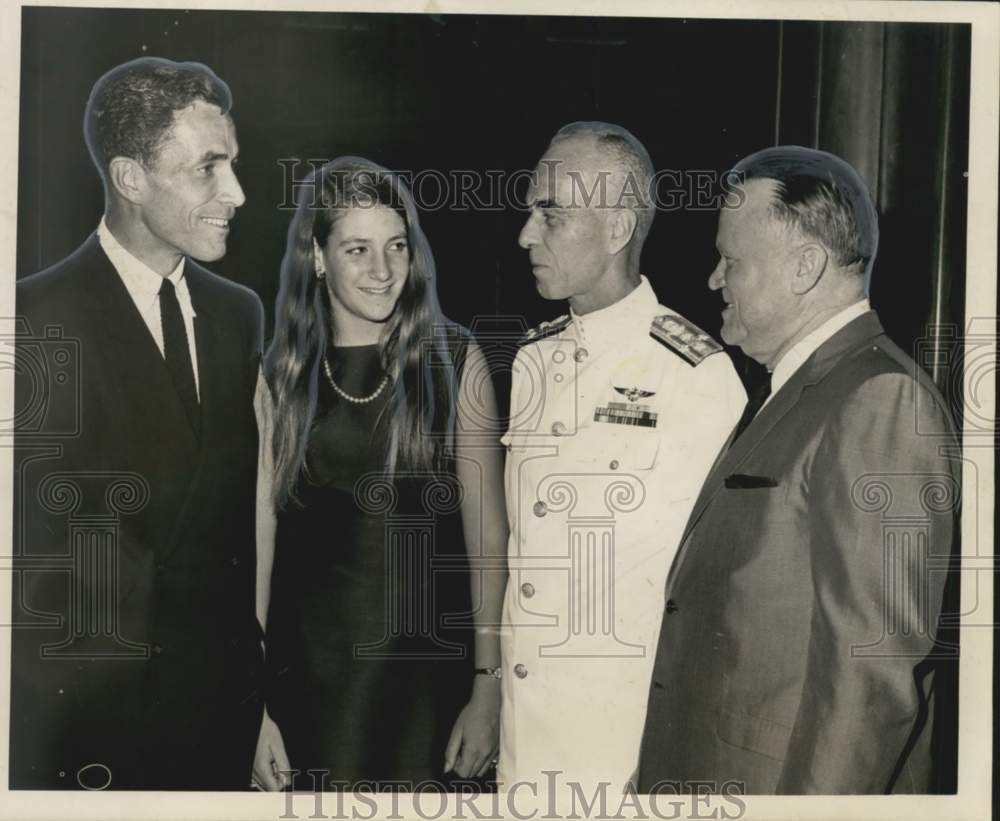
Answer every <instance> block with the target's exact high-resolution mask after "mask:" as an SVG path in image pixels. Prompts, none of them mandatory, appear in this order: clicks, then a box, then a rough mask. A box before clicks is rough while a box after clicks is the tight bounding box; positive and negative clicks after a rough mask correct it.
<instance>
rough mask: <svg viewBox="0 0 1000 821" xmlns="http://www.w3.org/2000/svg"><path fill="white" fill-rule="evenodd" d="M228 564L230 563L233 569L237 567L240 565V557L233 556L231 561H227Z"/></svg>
mask: <svg viewBox="0 0 1000 821" xmlns="http://www.w3.org/2000/svg"><path fill="white" fill-rule="evenodd" d="M229 563H230V564H231V565H232V566H233V567H239V564H240V557H239V556H233V558H231V559H230V560H229Z"/></svg>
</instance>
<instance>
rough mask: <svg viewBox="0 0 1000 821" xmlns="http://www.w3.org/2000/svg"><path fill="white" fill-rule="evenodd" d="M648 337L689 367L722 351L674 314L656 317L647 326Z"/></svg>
mask: <svg viewBox="0 0 1000 821" xmlns="http://www.w3.org/2000/svg"><path fill="white" fill-rule="evenodd" d="M649 335H650V336H651V337H653V339H655V340H656V341H657V342H659V343H660V344H661V345H663V346H664V347H665V348H669V349H670V350H671V351H673V352H674V353H675V354H677V355H678V356H679V357H680V358H681V359H683V360H684V361H685V362H687V363H688V364H689V365H697V364H698V363H700V362H702V361H704V360H705V359H707V358H708V357H710V356H711V355H712V354H714V353H718V352H719V351H721V350H722V346H721V345H720V344H719V343H718V342H716V341H715V340H714V339H712V337H710V336H709V335H708V334H707V333H705V332H704V331H703V330H702V329H701V328H699V327H698V326H697V325H695V324H694V323H693V322H688V321H687V320H686V319H684V317H682V316H677V315H676V314H663V315H661V316H658V317H656V318H655V319H654V320H653V323H652V324H651V325H650V326H649Z"/></svg>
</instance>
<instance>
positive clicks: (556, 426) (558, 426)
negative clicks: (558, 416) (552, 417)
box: [552, 422, 566, 436]
mask: <svg viewBox="0 0 1000 821" xmlns="http://www.w3.org/2000/svg"><path fill="white" fill-rule="evenodd" d="M565 432H566V426H565V425H564V424H563V423H562V422H553V423H552V435H553V436H562V435H563V434H564V433H565Z"/></svg>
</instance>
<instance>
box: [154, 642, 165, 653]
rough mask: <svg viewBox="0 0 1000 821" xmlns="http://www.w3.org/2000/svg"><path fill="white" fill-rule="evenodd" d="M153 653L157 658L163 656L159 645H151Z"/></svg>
mask: <svg viewBox="0 0 1000 821" xmlns="http://www.w3.org/2000/svg"><path fill="white" fill-rule="evenodd" d="M153 652H154V653H155V654H156V655H158V656H161V655H163V648H162V647H160V645H159V644H154V645H153Z"/></svg>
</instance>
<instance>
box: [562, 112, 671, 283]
mask: <svg viewBox="0 0 1000 821" xmlns="http://www.w3.org/2000/svg"><path fill="white" fill-rule="evenodd" d="M575 137H589V138H591V139H592V140H593V141H594V145H595V146H596V147H597V150H598V151H599V152H600V153H601V154H602V155H603V156H604V157H605V158H607V160H608V161H609V165H611V166H612V167H611V168H610V169H608V170H610V171H611V173H612V178H613V179H614V178H617V179H615V182H616V183H620V184H619V185H617V186H616V190H618V191H620V192H621V194H620V198H619V201H618V202H616V203H615V205H622V206H624V207H626V208H631V209H632V210H633V211H635V215H636V226H635V234H634V236H633V237H632V242H631V246H630V249H629V250H630V256H631V257H632V258H633V259H634V261H635V264H636V265H638V262H639V252H640V251H641V250H642V245H643V243H644V242H645V241H646V237H647V235H648V234H649V228H650V226H651V225H652V224H653V217H654V215H655V214H656V209H655V208H654V202H655V197H654V192H653V176H654V170H653V161H652V160H651V159H650V158H649V152H648V151H646V148H645V146H644V145H643V144H642V143H641V142H639V140H638V139H637V138H636V136H635V135H634V134H633V133H632V132H631V131H629V130H628V129H626V128H622V127H621V126H620V125H614V124H613V123H602V122H599V121H593V120H592V121H580V122H575V123H570V124H569V125H564V126H563V127H562V128H560V129H559V130H558V131H557V132H556V135H555V136H554V137H553V138H552V141H551V143H550V145H555V144H556V143H558V142H561V141H562V140H567V139H570V138H575Z"/></svg>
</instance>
